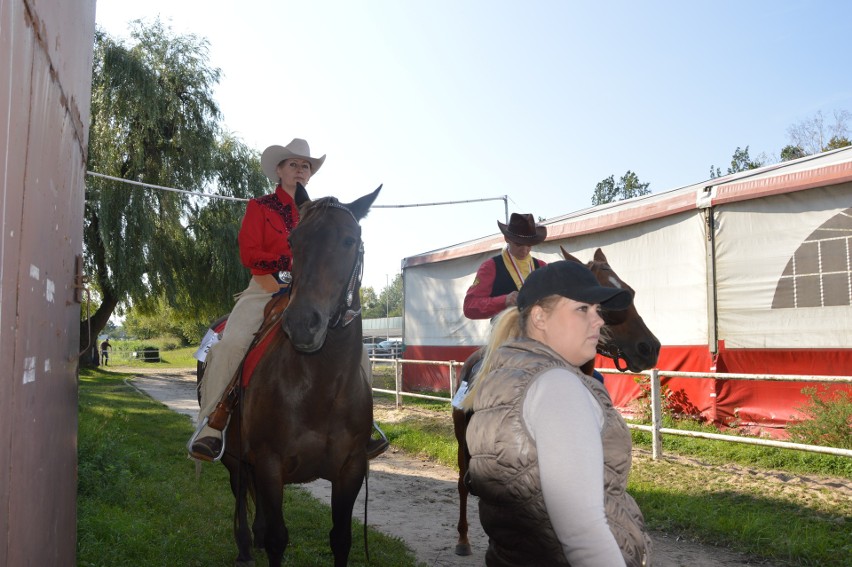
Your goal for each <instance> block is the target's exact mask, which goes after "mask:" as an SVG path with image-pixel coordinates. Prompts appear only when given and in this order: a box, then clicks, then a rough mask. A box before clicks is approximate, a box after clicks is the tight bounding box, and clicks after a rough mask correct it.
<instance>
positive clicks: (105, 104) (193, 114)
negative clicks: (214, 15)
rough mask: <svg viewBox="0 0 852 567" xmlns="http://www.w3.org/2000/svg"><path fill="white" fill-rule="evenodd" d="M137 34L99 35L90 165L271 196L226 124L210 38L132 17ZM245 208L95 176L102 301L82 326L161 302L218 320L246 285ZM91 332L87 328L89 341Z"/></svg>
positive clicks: (89, 217)
mask: <svg viewBox="0 0 852 567" xmlns="http://www.w3.org/2000/svg"><path fill="white" fill-rule="evenodd" d="M131 37H132V40H133V44H132V45H130V46H127V45H125V44H124V43H123V42H120V41H117V40H115V39H113V38H111V37H109V36H108V35H107V34H105V33H103V32H102V31H101V30H98V31H97V32H96V34H95V49H94V66H93V74H92V104H91V125H90V129H89V151H88V163H87V169H89V170H91V171H94V172H97V173H101V174H105V175H110V176H113V177H119V178H122V179H132V180H137V181H141V182H145V183H148V184H153V185H159V186H165V187H178V188H183V189H193V190H197V189H199V188H200V187H205V186H213V187H215V188H216V190H217V192H218V193H220V194H224V195H231V196H235V197H243V198H245V197H248V196H253V195H257V194H261V193H263V192H264V191H265V190H266V188H267V187H268V182H266V180H265V177H263V175H262V173H261V172H260V167H259V160H258V158H257V155H256V153H255V152H252V151H250V150H248V149H247V148H246V147H245V146H244V145H243V144H242V143H240V142H239V141H238V140H236V139H234V138H233V137H231V136H229V135H227V134H225V133H223V131H222V128H221V127H220V119H221V115H220V112H219V108H218V105H217V104H216V102H215V101H214V100H213V87H214V86H215V84H216V83H217V82H218V80H219V70H218V69H215V68H212V67H211V66H210V64H209V61H208V54H207V47H208V44H207V41H206V40H203V39H200V38H198V37H196V36H194V35H183V36H181V35H175V34H173V33H172V32H171V30H170V29H169V28H167V27H164V26H163V25H162V24H161V23H160V22H159V20H157V21H155V22H154V23H153V24H151V25H147V26H146V25H143V24H142V23H141V22H138V21H137V22H135V24H134V27H133V29H132V31H131ZM244 208H245V207H244V205H243V204H242V203H234V202H212V203H210V202H205V200H203V199H199V198H197V197H193V196H190V195H187V194H184V193H178V192H170V191H162V190H152V189H150V188H146V187H139V186H132V185H128V184H125V183H119V182H114V181H111V180H107V179H103V178H99V177H88V178H87V181H86V202H85V209H84V235H83V238H84V249H85V263H86V271H87V273H88V274H90V277H91V278H92V280H93V285H94V287H96V288H97V289H98V291H99V292H100V296H101V302H100V305H99V306H98V308H97V310H96V311H94V313H93V314H92V316H91V317H90V319H89V320H87V321H83V323H82V325H83V327H82V328H83V329H84V328H86V327H87V326H90V327H91V329H92V332H93V334H94V335H97V333H99V332H100V330H101V329H103V328H104V326H105V325H106V323H107V321H108V320H109V318H110V316H111V315H112V314H113V312H114V311H116V310H117V311H118V312H119V313H122V312H123V310H124V309H125V308H126V307H128V306H130V305H132V306H133V308H134V309H136V310H139V313H141V314H145V313H153V312H155V311H156V309H157V302H158V301H160V300H163V298H164V299H165V301H167V302H168V303H169V304H170V305H172V306H176V307H179V309H178V310H177V312H178V313H180V314H181V315H180V316H184V317H187V318H205V319H209V318H212V316H213V312H212V309H213V308H212V305H213V304H219V306H218V308H217V309H216V311H218V312H221V311H224V310H227V309H229V308H230V305H231V304H232V300H231V299H230V294H232V293H234V292H236V291H239V289H241V288H242V286H243V285H244V284H245V276H246V274H245V271H244V270H242V271H241V268H240V266H239V263H237V262H235V261H234V260H235V258H236V255H237V252H236V237H235V234H236V231H237V230H238V227H239V219H240V218H241V216H242V212H243V210H244ZM237 280H239V281H237ZM205 311H209V312H205ZM87 338H88V336H87V334H86V333H82V332H81V343H84V344H85V342H86V340H87Z"/></svg>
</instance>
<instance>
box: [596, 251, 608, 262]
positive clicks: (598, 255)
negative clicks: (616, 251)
mask: <svg viewBox="0 0 852 567" xmlns="http://www.w3.org/2000/svg"><path fill="white" fill-rule="evenodd" d="M595 262H603V263H604V264H606V263H607V259H606V256H604V253H603V250H601V249H600V248H598V249H597V250H595Z"/></svg>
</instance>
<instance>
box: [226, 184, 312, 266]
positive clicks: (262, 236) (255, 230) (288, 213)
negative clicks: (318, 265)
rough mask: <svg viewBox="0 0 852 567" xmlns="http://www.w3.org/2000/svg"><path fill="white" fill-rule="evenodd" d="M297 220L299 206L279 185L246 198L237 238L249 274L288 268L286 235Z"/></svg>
mask: <svg viewBox="0 0 852 567" xmlns="http://www.w3.org/2000/svg"><path fill="white" fill-rule="evenodd" d="M297 224H299V208H298V207H297V206H296V203H295V202H294V201H293V198H292V197H291V196H290V195H288V194H287V192H286V191H284V189H282V188H281V185H279V186H278V187H276V188H275V193H272V194H269V195H264V196H263V197H257V198H256V199H251V200H250V201H249V202H248V205H247V206H246V214H245V216H244V217H243V223H242V226H240V234H239V237H238V242H239V245H240V260H242V263H243V265H244V266H245V267H246V268H248V269H249V270H251V273H252V275H264V274H274V273H278V272H279V271H281V270H290V268H291V267H292V265H293V255H292V252H291V251H290V242H289V241H288V240H287V238H288V237H289V236H290V231H292V230H293V229H294V228H296V225H297Z"/></svg>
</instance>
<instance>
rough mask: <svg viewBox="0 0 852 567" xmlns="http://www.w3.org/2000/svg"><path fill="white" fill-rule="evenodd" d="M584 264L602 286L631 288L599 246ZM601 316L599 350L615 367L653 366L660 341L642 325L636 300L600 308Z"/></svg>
mask: <svg viewBox="0 0 852 567" xmlns="http://www.w3.org/2000/svg"><path fill="white" fill-rule="evenodd" d="M559 248H560V250H561V251H562V256H563V257H564V258H565V259H566V260H570V261H572V262H578V263H582V262H580V260H578V259H577V258H575V257H574V256H572V255H571V254H569V253H568V252H567V251H566V250H565V249H564V248H562V247H561V246H560V247H559ZM586 266H587V267H588V268H589V269H590V270H591V271H592V273H593V274H594V275H595V278H597V280H598V283H600V284H601V285H602V286H605V287H616V288H619V289H627V290H630V291H631V292H633V288H631V287H630V286H629V285H627V283H625V282H624V280H622V279H621V278H620V277H618V274H616V273H615V271H614V270H613V269H612V267H611V266H610V265H609V262H608V261H607V259H606V256H604V253H603V251H602V250H601V249H600V248H598V249H597V250H595V255H594V259H593V260H592V261H591V262H589V263H588V264H586ZM634 297H635V292H634ZM601 317H603V320H604V323H605V325H604V327H602V328H601V338H600V341H599V342H598V354H601V355H603V356H606V357H608V358H611V359H612V360H613V362H614V363H615V367H616V368H617V369H619V370H621V371H622V372H624V371H625V370H630V371H631V372H641V371H642V370H647V369H649V368H653V367H654V365H656V364H657V357H658V356H659V355H660V341H659V340H657V337H655V336H654V333H652V332H651V331H650V329H648V327H647V326H646V325H645V322H644V321H643V320H642V317H641V316H640V315H639V313H638V312H637V311H636V306H635V304H633V303H631V304H630V307H628V308H627V309H625V310H623V311H607V310H603V311H602V312H601ZM620 361H623V362H624V363H625V364H626V365H627V366H626V367H625V368H622V366H621V364H620Z"/></svg>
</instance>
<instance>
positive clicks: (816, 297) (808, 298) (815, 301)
mask: <svg viewBox="0 0 852 567" xmlns="http://www.w3.org/2000/svg"><path fill="white" fill-rule="evenodd" d="M794 281H795V285H796V307H822V290H821V289H820V288H821V287H822V286H820V277H819V275H813V276H797V277H796V278H795V280H794Z"/></svg>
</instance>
